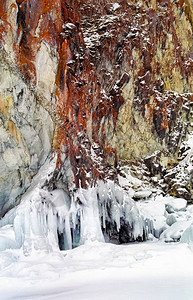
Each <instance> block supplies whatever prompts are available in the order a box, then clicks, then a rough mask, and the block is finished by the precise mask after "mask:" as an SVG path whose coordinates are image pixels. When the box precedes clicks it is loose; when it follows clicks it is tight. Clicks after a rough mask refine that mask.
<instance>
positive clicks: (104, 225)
mask: <svg viewBox="0 0 193 300" xmlns="http://www.w3.org/2000/svg"><path fill="white" fill-rule="evenodd" d="M7 224H13V229H14V233H15V243H13V242H12V243H11V241H10V245H11V246H10V247H17V248H20V247H23V251H24V254H25V255H28V254H30V253H31V252H32V251H34V250H35V251H41V252H42V251H46V252H49V251H53V250H56V249H58V247H59V246H60V248H61V249H71V248H73V247H76V246H78V245H80V244H83V243H85V242H86V241H93V240H98V241H104V235H105V237H106V239H108V240H110V241H113V235H115V232H116V234H117V235H119V233H120V230H121V228H122V227H123V226H124V228H127V236H128V241H129V240H135V239H137V238H138V237H142V236H143V235H144V221H143V218H142V217H141V216H140V214H139V211H138V209H137V207H136V205H135V202H134V201H133V200H132V199H131V198H129V196H128V195H127V194H126V192H124V191H123V189H122V188H121V187H119V186H118V185H116V184H114V183H113V182H112V181H108V182H107V183H104V182H102V181H99V182H98V184H97V185H96V186H95V187H90V188H89V189H87V190H84V189H82V188H80V189H78V190H77V191H76V193H75V194H74V195H73V197H71V198H70V197H69V196H68V195H67V193H66V192H65V191H64V190H62V189H56V190H54V191H52V192H49V191H48V190H45V189H42V188H40V187H37V186H36V187H35V188H33V189H31V190H30V191H29V192H27V193H26V194H25V196H24V197H23V199H22V202H21V203H20V205H19V206H18V207H16V208H14V209H13V210H12V211H10V212H9V213H8V214H7V215H6V216H5V217H4V219H3V220H1V224H0V225H1V226H5V225H7ZM103 233H104V235H103ZM107 237H108V238H107ZM118 242H119V240H118Z"/></svg>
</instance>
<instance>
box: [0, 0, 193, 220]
mask: <svg viewBox="0 0 193 300" xmlns="http://www.w3.org/2000/svg"><path fill="white" fill-rule="evenodd" d="M0 21H1V22H0V69H1V72H0V122H1V123H0V160H1V163H0V169H1V177H0V190H1V193H0V211H1V215H3V214H4V213H5V212H6V211H7V210H9V209H10V207H12V206H14V205H15V204H16V203H18V202H19V199H20V198H19V196H20V195H21V194H22V193H24V191H25V190H26V189H27V187H28V186H30V182H31V179H32V177H33V176H34V175H35V174H36V173H37V172H38V170H39V168H40V166H41V165H42V164H43V163H44V162H45V160H46V158H47V157H48V156H49V155H50V154H51V153H56V154H57V169H56V170H55V172H54V176H53V177H52V178H51V179H50V180H49V182H47V184H48V185H49V188H50V189H55V188H56V187H59V188H63V189H64V190H66V191H67V192H68V193H71V192H73V191H74V190H76V188H78V187H80V186H81V187H83V188H87V187H88V186H89V185H92V184H94V183H95V182H96V180H97V179H103V180H105V179H106V178H111V179H113V180H114V181H116V180H117V172H118V171H119V168H118V166H119V165H131V167H132V168H133V174H134V175H135V176H138V175H139V174H138V173H139V172H138V171H139V170H138V169H140V167H141V166H142V165H143V169H144V170H145V172H146V173H147V177H148V178H151V177H153V176H155V175H156V176H157V177H158V179H160V178H161V179H163V176H165V174H166V173H167V172H168V171H167V170H169V169H170V168H171V167H173V166H176V164H177V163H178V159H179V149H180V145H181V143H182V141H183V140H185V139H186V136H187V134H188V132H191V130H192V112H191V107H192V102H193V95H192V92H193V48H192V43H193V39H192V31H193V4H192V1H190V0H185V1H184V0H179V1H175V2H173V1H171V0H163V1H162V0H159V1H154V0H152V1H145V0H144V1H142V0H140V1H126V0H119V1H102V0H98V1H95V0H93V1H90V0H87V1H86V0H83V1H75V0H74V1H69V0H68V1H63V0H57V1H51V0H42V1H37V0H31V1H29V0H23V1H22V0H17V1H15V0H1V1H0ZM141 174H143V172H142V171H140V176H141ZM190 181H191V176H190V179H189V181H188V183H187V184H186V185H185V188H186V191H187V193H188V194H186V198H188V200H191V184H190ZM187 186H188V187H187ZM165 190H166V191H170V192H172V193H174V194H176V195H178V191H177V189H176V188H175V189H174V188H173V186H172V184H171V183H170V184H169V185H168V183H167V184H166V182H165Z"/></svg>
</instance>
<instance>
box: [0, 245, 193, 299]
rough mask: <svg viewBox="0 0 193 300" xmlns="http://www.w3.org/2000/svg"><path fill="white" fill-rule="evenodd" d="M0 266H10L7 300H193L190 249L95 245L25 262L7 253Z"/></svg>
mask: <svg viewBox="0 0 193 300" xmlns="http://www.w3.org/2000/svg"><path fill="white" fill-rule="evenodd" d="M0 261H1V262H2V263H4V261H6V262H8V261H9V262H10V264H9V265H6V266H4V268H3V270H0V276H1V280H0V298H1V299H3V300H6V299H28V300H30V299H38V300H39V299H54V300H57V299H67V300H75V299H76V300H77V299H80V300H81V299H84V300H88V299H91V298H92V299H93V300H94V299H102V300H106V299H112V300H116V299H122V300H125V299H134V300H139V299H140V300H141V299H146V300H149V299H155V300H159V299H160V300H163V299H171V300H172V299H173V300H174V299H175V300H178V299H180V300H181V299H185V300H187V299H192V298H193V286H192V280H193V269H192V264H193V253H192V252H191V251H190V249H189V248H188V246H187V245H186V244H179V243H176V244H169V245H168V244H164V243H162V242H160V241H157V240H153V241H148V242H145V243H132V244H129V245H113V244H109V243H100V242H96V241H95V242H87V243H86V244H85V245H82V246H80V247H78V248H75V249H73V250H67V251H60V252H51V253H49V254H46V255H39V256H37V255H36V256H31V257H27V258H26V257H24V256H23V254H22V253H21V251H20V250H16V251H15V252H14V251H13V250H9V251H5V252H2V253H1V255H0ZM2 263H1V265H2Z"/></svg>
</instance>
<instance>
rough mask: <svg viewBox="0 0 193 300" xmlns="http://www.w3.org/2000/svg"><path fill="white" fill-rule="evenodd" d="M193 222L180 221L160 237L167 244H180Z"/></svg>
mask: <svg viewBox="0 0 193 300" xmlns="http://www.w3.org/2000/svg"><path fill="white" fill-rule="evenodd" d="M191 223H192V221H178V222H176V223H174V224H172V226H171V227H169V228H167V229H166V230H165V231H164V232H163V233H162V234H161V236H160V239H161V240H164V241H165V242H178V241H179V240H180V238H181V236H182V235H183V233H184V232H185V231H186V230H187V228H189V226H190V224H191Z"/></svg>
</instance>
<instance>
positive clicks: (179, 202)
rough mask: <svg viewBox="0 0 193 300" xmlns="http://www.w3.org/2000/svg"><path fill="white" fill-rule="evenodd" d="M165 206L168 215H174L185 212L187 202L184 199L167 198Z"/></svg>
mask: <svg viewBox="0 0 193 300" xmlns="http://www.w3.org/2000/svg"><path fill="white" fill-rule="evenodd" d="M165 206H166V211H167V212H168V213H173V212H175V211H185V210H186V206H187V200H185V199H183V198H174V197H166V200H165Z"/></svg>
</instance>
